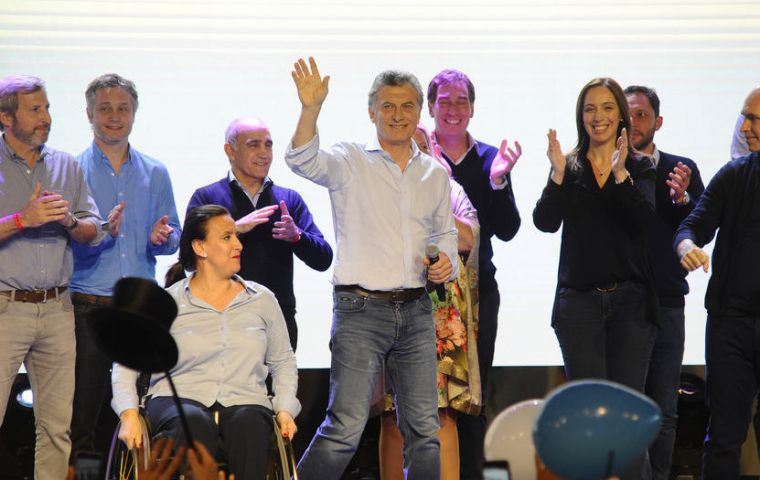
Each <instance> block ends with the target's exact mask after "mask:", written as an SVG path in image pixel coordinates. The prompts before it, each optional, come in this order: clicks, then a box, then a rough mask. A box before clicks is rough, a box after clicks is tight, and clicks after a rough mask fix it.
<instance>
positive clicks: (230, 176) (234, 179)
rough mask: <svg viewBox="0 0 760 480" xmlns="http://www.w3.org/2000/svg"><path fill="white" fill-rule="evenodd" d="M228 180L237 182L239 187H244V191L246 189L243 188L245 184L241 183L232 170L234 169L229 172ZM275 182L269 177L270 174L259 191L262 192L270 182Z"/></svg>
mask: <svg viewBox="0 0 760 480" xmlns="http://www.w3.org/2000/svg"><path fill="white" fill-rule="evenodd" d="M227 180H229V182H230V183H233V182H234V183H236V184H237V186H238V187H240V188H242V189H243V191H246V190H245V188H243V185H242V184H241V183H240V181H239V180H238V179H237V177H236V176H235V174H234V173H233V172H232V169H230V170H229V172H227ZM271 183H274V182H273V181H272V179H271V178H269V175H267V176H266V178H264V182H263V183H262V184H261V188H260V189H259V192H262V191H263V190H264V188H266V187H267V186H268V185H269V184H271Z"/></svg>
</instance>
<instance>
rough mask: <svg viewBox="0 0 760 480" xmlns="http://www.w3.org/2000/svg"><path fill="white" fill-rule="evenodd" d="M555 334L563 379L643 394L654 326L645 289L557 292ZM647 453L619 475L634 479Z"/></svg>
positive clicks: (623, 287) (643, 467) (624, 287)
mask: <svg viewBox="0 0 760 480" xmlns="http://www.w3.org/2000/svg"><path fill="white" fill-rule="evenodd" d="M557 295H558V298H557V306H556V308H557V311H556V318H555V322H554V332H555V333H556V335H557V339H558V340H559V344H560V348H561V349H562V358H563V360H564V362H565V374H566V376H567V378H568V380H579V379H582V378H602V379H606V380H611V381H613V382H617V383H621V384H623V385H626V386H628V387H631V388H633V389H634V390H638V391H639V392H643V391H644V383H645V380H646V375H647V368H648V366H649V358H650V355H651V353H652V347H653V345H654V341H655V337H656V335H657V331H658V329H657V326H656V325H654V324H653V323H651V322H649V321H648V320H647V318H646V301H647V298H646V291H645V287H644V286H642V285H639V284H637V283H634V282H623V283H621V284H619V285H618V286H617V288H616V289H615V290H613V291H607V292H602V291H598V290H588V291H581V290H575V289H571V288H560V289H559V291H558V292H557ZM647 457H648V452H645V453H643V454H642V461H641V462H637V463H636V464H635V465H633V466H632V467H631V469H630V470H629V471H628V472H626V473H625V474H623V475H622V478H623V479H624V480H628V479H636V480H639V479H640V478H641V476H642V474H643V472H645V471H646V465H647V464H648V462H649V461H648V458H647Z"/></svg>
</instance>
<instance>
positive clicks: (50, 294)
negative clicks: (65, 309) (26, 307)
mask: <svg viewBox="0 0 760 480" xmlns="http://www.w3.org/2000/svg"><path fill="white" fill-rule="evenodd" d="M65 291H66V287H54V288H51V289H48V290H5V291H0V295H4V296H6V297H8V298H10V299H11V301H15V302H26V303H45V302H47V301H48V300H58V298H59V297H60V296H61V295H62V294H63V292H65Z"/></svg>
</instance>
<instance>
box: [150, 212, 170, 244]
mask: <svg viewBox="0 0 760 480" xmlns="http://www.w3.org/2000/svg"><path fill="white" fill-rule="evenodd" d="M173 232H174V228H173V227H172V226H171V225H169V216H168V215H164V216H162V217H161V218H159V219H158V220H156V223H154V224H153V228H152V229H151V230H150V243H152V244H153V245H156V246H158V245H163V244H164V243H166V241H167V240H169V235H171V234H172V233H173Z"/></svg>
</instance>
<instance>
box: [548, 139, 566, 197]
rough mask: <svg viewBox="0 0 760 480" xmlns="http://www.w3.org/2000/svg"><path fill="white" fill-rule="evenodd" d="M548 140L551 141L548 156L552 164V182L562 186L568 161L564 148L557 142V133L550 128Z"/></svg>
mask: <svg viewBox="0 0 760 480" xmlns="http://www.w3.org/2000/svg"><path fill="white" fill-rule="evenodd" d="M546 138H547V139H548V140H549V146H548V147H547V148H546V156H547V157H548V158H549V162H551V164H552V173H551V177H552V181H553V182H554V183H556V184H557V185H562V181H563V180H564V178H565V167H566V166H567V160H566V159H565V156H564V155H563V154H562V147H560V144H559V140H557V131H556V130H554V129H552V128H550V129H549V132H548V133H547V134H546Z"/></svg>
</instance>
